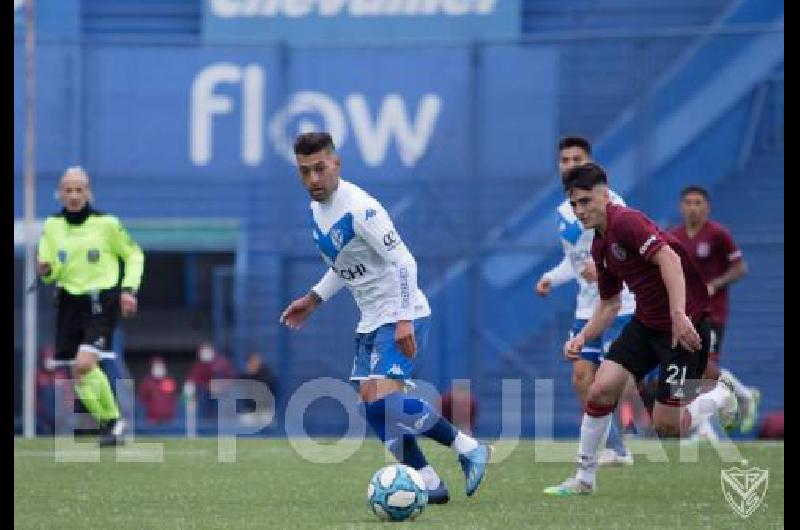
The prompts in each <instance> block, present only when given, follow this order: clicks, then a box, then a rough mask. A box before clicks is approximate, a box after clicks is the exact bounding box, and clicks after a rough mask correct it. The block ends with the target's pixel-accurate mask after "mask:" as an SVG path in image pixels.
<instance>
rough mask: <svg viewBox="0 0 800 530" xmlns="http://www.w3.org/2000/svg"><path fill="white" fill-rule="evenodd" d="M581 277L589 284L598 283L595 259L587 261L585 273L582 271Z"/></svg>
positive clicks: (584, 268)
mask: <svg viewBox="0 0 800 530" xmlns="http://www.w3.org/2000/svg"><path fill="white" fill-rule="evenodd" d="M581 276H583V279H584V280H586V281H587V282H589V283H595V282H597V266H595V264H594V260H593V259H591V258H590V259H588V260H586V264H585V265H584V267H583V271H581Z"/></svg>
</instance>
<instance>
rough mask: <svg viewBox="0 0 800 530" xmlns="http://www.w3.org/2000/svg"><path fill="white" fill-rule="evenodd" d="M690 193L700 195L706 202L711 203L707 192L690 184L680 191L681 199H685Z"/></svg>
mask: <svg viewBox="0 0 800 530" xmlns="http://www.w3.org/2000/svg"><path fill="white" fill-rule="evenodd" d="M690 193H697V194H699V195H702V196H703V198H704V199H705V200H706V202H711V198H710V197H709V196H708V190H707V189H705V188H704V187H703V186H698V185H697V184H692V185H691V186H686V187H685V188H683V190H682V191H681V199H685V198H686V196H687V195H689V194H690Z"/></svg>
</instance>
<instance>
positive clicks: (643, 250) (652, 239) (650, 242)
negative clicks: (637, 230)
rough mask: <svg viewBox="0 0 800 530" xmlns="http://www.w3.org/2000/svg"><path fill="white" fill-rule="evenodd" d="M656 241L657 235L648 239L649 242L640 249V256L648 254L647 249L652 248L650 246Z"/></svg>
mask: <svg viewBox="0 0 800 530" xmlns="http://www.w3.org/2000/svg"><path fill="white" fill-rule="evenodd" d="M655 241H656V236H655V234H653V235H652V236H650V237H648V238H647V241H645V242H644V244H642V246H641V247H639V254H640V255H642V256H644V254H645V252H647V249H648V248H650V245H652V244H653V243H654V242H655Z"/></svg>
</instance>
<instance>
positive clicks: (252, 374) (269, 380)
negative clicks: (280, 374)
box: [236, 352, 275, 424]
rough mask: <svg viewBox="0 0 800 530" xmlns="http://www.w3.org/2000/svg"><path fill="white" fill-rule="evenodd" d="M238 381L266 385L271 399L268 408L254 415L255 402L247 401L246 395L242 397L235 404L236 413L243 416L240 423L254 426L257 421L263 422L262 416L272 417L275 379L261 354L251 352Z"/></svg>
mask: <svg viewBox="0 0 800 530" xmlns="http://www.w3.org/2000/svg"><path fill="white" fill-rule="evenodd" d="M239 379H249V380H251V381H256V382H258V383H261V384H263V385H266V386H267V388H269V391H270V393H271V397H272V399H271V400H270V401H269V403H267V407H268V408H267V409H266V410H261V411H259V413H258V414H256V403H255V401H253V400H252V399H247V396H246V395H242V396H241V398H242V399H241V400H240V401H237V403H236V407H237V412H239V413H240V414H243V415H244V416H242V421H243V422H244V423H246V424H254V423H256V422H257V421H262V420H264V418H263V417H264V416H267V417H270V416H272V414H273V412H274V410H275V378H274V376H273V374H272V370H270V369H269V366H268V365H267V364H266V362H265V361H264V355H263V354H262V353H260V352H251V353H249V354H248V355H247V361H246V362H245V366H244V371H243V372H242V373H241V374H239ZM262 422H263V421H262Z"/></svg>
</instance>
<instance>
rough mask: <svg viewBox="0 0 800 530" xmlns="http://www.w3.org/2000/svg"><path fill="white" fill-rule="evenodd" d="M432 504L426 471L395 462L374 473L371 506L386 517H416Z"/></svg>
mask: <svg viewBox="0 0 800 530" xmlns="http://www.w3.org/2000/svg"><path fill="white" fill-rule="evenodd" d="M426 504H428V490H427V489H426V488H425V481H424V480H423V479H422V475H420V474H419V472H418V471H417V470H415V469H413V468H410V467H408V466H404V465H403V464H392V465H390V466H386V467H384V468H382V469H379V470H378V471H376V472H375V474H374V475H372V480H370V481H369V486H367V506H369V508H370V510H372V512H373V513H374V514H375V515H377V516H378V518H379V519H381V520H383V521H405V520H413V519H415V518H416V517H417V516H418V515H419V514H420V513H421V512H422V510H423V508H425V505H426Z"/></svg>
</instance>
